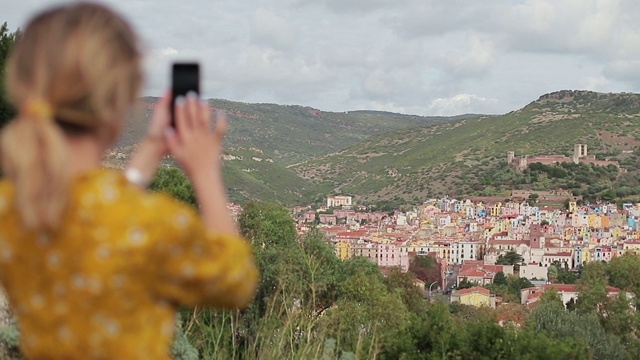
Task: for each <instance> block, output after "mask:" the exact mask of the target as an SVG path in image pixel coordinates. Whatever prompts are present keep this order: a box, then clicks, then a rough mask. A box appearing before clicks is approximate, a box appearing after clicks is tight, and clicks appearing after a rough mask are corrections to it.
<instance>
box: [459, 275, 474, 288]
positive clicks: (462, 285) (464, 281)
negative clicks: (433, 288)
mask: <svg viewBox="0 0 640 360" xmlns="http://www.w3.org/2000/svg"><path fill="white" fill-rule="evenodd" d="M474 286H478V283H476V282H471V281H469V279H467V278H466V277H465V278H464V279H462V281H460V284H458V289H460V290H462V289H469V288H472V287H474Z"/></svg>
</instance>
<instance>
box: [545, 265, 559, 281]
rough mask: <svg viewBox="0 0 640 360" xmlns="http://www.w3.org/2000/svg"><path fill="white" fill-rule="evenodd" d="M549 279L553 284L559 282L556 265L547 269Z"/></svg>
mask: <svg viewBox="0 0 640 360" xmlns="http://www.w3.org/2000/svg"><path fill="white" fill-rule="evenodd" d="M547 279H549V282H551V283H555V282H557V281H558V268H557V267H556V266H555V265H550V266H549V267H548V268H547Z"/></svg>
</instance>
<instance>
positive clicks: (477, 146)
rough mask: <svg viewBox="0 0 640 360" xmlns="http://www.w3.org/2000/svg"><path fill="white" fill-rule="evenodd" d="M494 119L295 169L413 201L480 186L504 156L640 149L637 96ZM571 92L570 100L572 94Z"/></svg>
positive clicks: (381, 142)
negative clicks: (578, 147) (579, 146)
mask: <svg viewBox="0 0 640 360" xmlns="http://www.w3.org/2000/svg"><path fill="white" fill-rule="evenodd" d="M562 94H563V96H564V97H563V98H562V99H561V100H556V99H553V97H560V96H556V95H554V94H552V95H550V96H548V97H547V98H544V97H543V98H541V99H540V100H538V101H536V102H533V103H532V104H530V105H528V106H527V107H525V108H523V109H521V110H519V111H516V112H512V113H509V114H507V115H504V116H499V117H480V118H476V119H466V120H460V121H457V122H452V123H446V124H439V125H435V126H428V127H420V128H416V129H406V130H400V131H397V132H395V133H393V134H384V135H381V136H374V137H371V138H370V139H368V140H366V141H364V142H362V143H360V144H357V145H355V146H353V147H351V148H349V149H347V150H344V151H341V152H338V153H336V154H333V155H330V156H327V157H324V158H321V159H316V160H313V161H309V162H306V163H304V164H301V165H298V166H296V171H297V172H298V173H299V174H300V175H301V176H303V177H305V178H309V179H312V180H314V179H319V178H322V179H324V180H330V181H333V182H335V183H336V184H339V185H338V187H339V188H340V189H341V190H342V191H343V192H347V193H352V194H356V195H360V196H362V197H363V198H365V199H368V200H373V199H379V198H385V199H392V198H402V199H404V200H409V201H411V200H419V199H424V197H425V196H429V195H431V196H434V195H444V194H456V193H460V192H461V191H460V188H461V187H462V186H464V185H469V184H473V183H477V182H478V180H479V179H478V175H479V174H480V172H481V170H482V169H483V168H486V167H490V166H494V165H496V164H497V163H500V162H504V161H505V160H504V159H505V158H506V153H507V151H510V150H512V151H516V156H519V155H522V154H526V155H535V154H552V153H560V154H566V155H569V154H571V152H572V150H573V145H574V144H575V143H586V144H587V145H588V146H589V153H590V154H596V155H599V156H598V158H604V156H611V155H617V156H618V157H619V159H620V160H624V157H625V156H632V155H625V154H624V153H622V152H623V151H630V150H634V149H635V148H637V147H639V146H640V142H638V141H637V139H640V128H639V127H638V124H640V95H637V94H597V93H591V92H578V93H573V94H572V93H568V92H564V93H562ZM572 95H573V96H572Z"/></svg>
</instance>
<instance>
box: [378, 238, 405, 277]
mask: <svg viewBox="0 0 640 360" xmlns="http://www.w3.org/2000/svg"><path fill="white" fill-rule="evenodd" d="M377 245H378V254H377V255H378V266H379V267H382V268H387V267H394V266H398V267H400V269H402V271H403V272H407V271H408V270H409V253H408V252H407V249H406V248H403V247H401V246H399V245H396V244H377Z"/></svg>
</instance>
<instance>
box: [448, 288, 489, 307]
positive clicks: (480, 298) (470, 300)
mask: <svg viewBox="0 0 640 360" xmlns="http://www.w3.org/2000/svg"><path fill="white" fill-rule="evenodd" d="M451 301H452V302H454V301H457V302H459V303H461V304H465V305H472V306H475V307H481V306H489V307H492V308H495V307H496V296H495V295H493V294H491V292H490V291H489V290H488V289H485V288H483V287H480V286H476V287H472V288H469V289H463V290H457V291H454V293H453V294H451Z"/></svg>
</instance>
